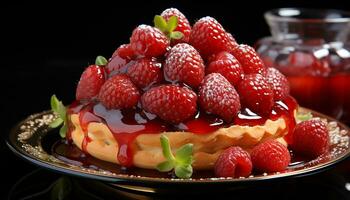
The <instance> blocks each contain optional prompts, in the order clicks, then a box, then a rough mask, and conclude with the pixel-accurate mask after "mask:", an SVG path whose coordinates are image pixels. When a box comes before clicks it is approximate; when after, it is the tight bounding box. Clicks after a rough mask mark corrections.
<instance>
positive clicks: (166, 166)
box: [157, 161, 174, 172]
mask: <svg viewBox="0 0 350 200" xmlns="http://www.w3.org/2000/svg"><path fill="white" fill-rule="evenodd" d="M173 168H174V162H171V161H164V162H162V163H160V164H158V165H157V170H158V171H161V172H169V171H171V170H172V169H173Z"/></svg>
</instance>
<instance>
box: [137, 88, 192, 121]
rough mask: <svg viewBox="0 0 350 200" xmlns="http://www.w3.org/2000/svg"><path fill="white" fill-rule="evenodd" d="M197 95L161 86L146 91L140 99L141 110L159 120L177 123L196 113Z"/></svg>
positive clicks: (181, 89)
mask: <svg viewBox="0 0 350 200" xmlns="http://www.w3.org/2000/svg"><path fill="white" fill-rule="evenodd" d="M196 102H197V95H196V93H194V92H193V91H192V90H190V89H188V88H186V87H180V86H176V85H161V86H157V87H153V88H151V89H150V90H148V91H146V92H145V93H144V94H143V95H142V97H141V103H142V106H143V108H144V109H145V110H146V111H147V112H150V113H153V114H156V115H157V116H158V117H160V118H161V119H163V120H165V121H168V122H171V123H179V122H182V121H184V120H186V119H188V118H189V117H191V116H193V115H194V114H195V113H196V111H197V103H196Z"/></svg>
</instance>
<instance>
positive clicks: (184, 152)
mask: <svg viewBox="0 0 350 200" xmlns="http://www.w3.org/2000/svg"><path fill="white" fill-rule="evenodd" d="M160 143H161V146H162V150H163V156H164V157H165V158H166V161H164V162H162V163H160V164H158V165H157V169H158V170H159V171H161V172H169V171H171V170H174V171H175V175H176V176H177V177H179V178H190V177H191V176H192V173H193V169H192V163H193V156H192V154H193V144H186V145H183V146H182V147H180V148H179V149H178V150H177V151H176V154H175V156H174V155H173V153H172V152H171V147H170V143H169V139H168V137H167V136H165V135H162V136H161V137H160Z"/></svg>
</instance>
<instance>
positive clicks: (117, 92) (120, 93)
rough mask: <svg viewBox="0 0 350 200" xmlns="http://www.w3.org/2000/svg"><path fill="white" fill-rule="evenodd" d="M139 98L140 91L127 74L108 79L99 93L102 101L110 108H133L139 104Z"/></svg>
mask: <svg viewBox="0 0 350 200" xmlns="http://www.w3.org/2000/svg"><path fill="white" fill-rule="evenodd" d="M139 98H140V93H139V91H138V90H137V88H136V86H135V85H134V84H133V83H132V82H131V80H130V79H129V77H128V76H127V75H125V74H118V75H115V76H113V77H111V78H110V79H108V80H107V81H106V82H105V83H104V84H103V85H102V87H101V90H100V93H99V95H98V99H99V100H100V102H101V103H102V104H103V105H104V106H105V107H106V108H108V109H123V108H131V107H133V106H135V105H136V104H137V102H138V100H139Z"/></svg>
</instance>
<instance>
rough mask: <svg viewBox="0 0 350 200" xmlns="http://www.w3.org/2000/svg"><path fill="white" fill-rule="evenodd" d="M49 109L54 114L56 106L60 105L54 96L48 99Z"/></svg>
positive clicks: (56, 109)
mask: <svg viewBox="0 0 350 200" xmlns="http://www.w3.org/2000/svg"><path fill="white" fill-rule="evenodd" d="M50 104H51V109H52V110H53V111H54V112H57V111H58V106H59V104H60V101H59V100H58V99H57V97H56V95H52V96H51V99H50Z"/></svg>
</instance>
